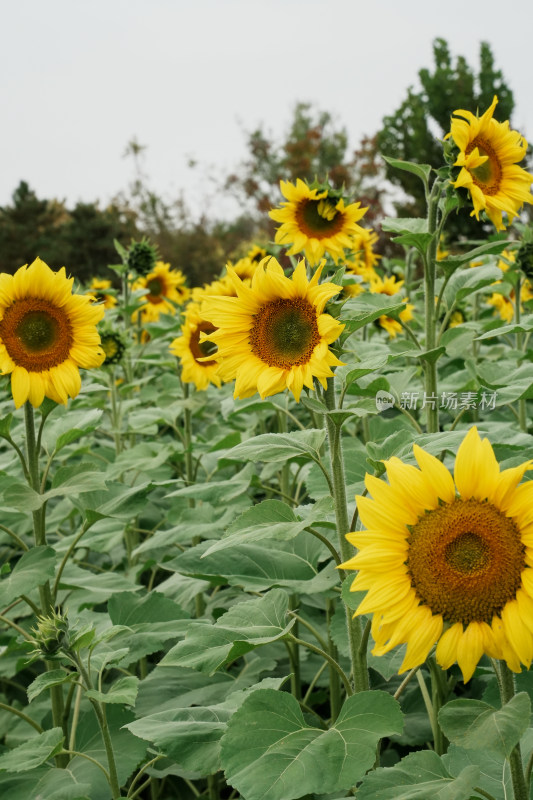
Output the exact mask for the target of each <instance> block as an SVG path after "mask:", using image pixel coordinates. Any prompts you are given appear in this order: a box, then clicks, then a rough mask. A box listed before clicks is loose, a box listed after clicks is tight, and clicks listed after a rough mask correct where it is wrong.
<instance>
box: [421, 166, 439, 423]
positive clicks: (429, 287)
mask: <svg viewBox="0 0 533 800" xmlns="http://www.w3.org/2000/svg"><path fill="white" fill-rule="evenodd" d="M440 192H441V182H440V180H439V179H438V178H437V179H436V180H435V182H434V184H433V187H432V189H431V194H430V195H429V199H428V233H430V234H433V237H432V239H431V241H430V243H429V245H428V247H427V250H426V254H425V258H424V297H425V334H426V351H431V350H434V349H435V347H436V342H437V331H436V327H437V325H436V323H437V320H436V306H435V277H436V263H437V245H438V236H437V212H438V206H439V198H440ZM422 363H423V367H424V373H425V391H426V400H427V405H426V415H427V431H428V433H437V432H438V430H439V409H438V398H437V362H436V359H435V358H430V359H427V358H426V359H424V360H423V362H422Z"/></svg>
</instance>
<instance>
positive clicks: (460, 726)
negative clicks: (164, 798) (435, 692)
mask: <svg viewBox="0 0 533 800" xmlns="http://www.w3.org/2000/svg"><path fill="white" fill-rule="evenodd" d="M530 715H531V703H530V700H529V697H528V695H527V694H526V692H520V693H519V694H517V695H515V696H514V697H513V698H512V699H511V700H509V702H508V703H506V704H505V705H504V706H502V708H499V709H496V708H494V707H493V706H490V705H489V704H488V703H484V702H483V701H481V700H466V699H461V700H452V701H451V702H450V703H446V705H445V706H444V707H443V708H441V710H440V712H439V724H440V726H441V727H442V730H443V731H444V734H445V735H446V736H447V737H448V739H449V740H450V741H451V742H453V743H454V744H456V745H459V746H460V747H464V748H466V749H467V750H468V749H477V750H485V751H487V752H491V753H496V754H498V755H500V756H504V757H506V758H508V757H509V755H510V754H511V751H512V749H513V747H514V746H515V744H516V743H517V742H519V741H520V738H521V736H522V734H523V733H524V732H525V731H526V729H527V728H528V726H529V718H530Z"/></svg>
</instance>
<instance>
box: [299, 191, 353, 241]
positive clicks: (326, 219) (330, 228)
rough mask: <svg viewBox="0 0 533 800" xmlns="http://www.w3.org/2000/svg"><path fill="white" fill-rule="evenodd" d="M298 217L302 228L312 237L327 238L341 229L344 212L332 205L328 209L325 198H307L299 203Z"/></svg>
mask: <svg viewBox="0 0 533 800" xmlns="http://www.w3.org/2000/svg"><path fill="white" fill-rule="evenodd" d="M319 206H320V211H319ZM332 214H333V216H332ZM296 219H297V221H298V227H299V228H300V230H302V231H303V233H305V235H306V236H308V237H309V238H310V239H326V238H327V237H328V236H334V235H335V234H336V233H338V232H339V231H340V230H341V228H342V225H343V222H344V214H343V213H342V212H341V211H337V210H336V209H335V208H334V207H333V206H331V205H330V206H329V208H328V209H327V210H326V208H325V207H324V200H308V199H305V200H302V201H301V202H300V203H299V204H298V208H297V209H296Z"/></svg>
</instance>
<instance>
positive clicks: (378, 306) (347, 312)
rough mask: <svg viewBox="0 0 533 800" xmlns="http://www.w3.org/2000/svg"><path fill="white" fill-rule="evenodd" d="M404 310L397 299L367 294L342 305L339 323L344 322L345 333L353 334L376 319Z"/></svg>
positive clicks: (403, 306) (402, 304)
mask: <svg viewBox="0 0 533 800" xmlns="http://www.w3.org/2000/svg"><path fill="white" fill-rule="evenodd" d="M404 308H405V303H404V302H403V301H399V299H398V298H397V297H387V296H386V295H383V294H368V293H367V294H364V295H360V296H359V297H355V298H353V299H352V300H348V301H347V302H346V303H344V305H343V307H342V314H341V318H340V321H341V322H344V324H345V326H346V327H345V332H346V333H348V332H349V333H353V332H354V331H357V330H359V328H362V327H364V326H365V325H368V324H369V323H370V322H374V320H376V319H378V317H382V316H390V314H395V313H396V312H399V311H402V310H403V309H404Z"/></svg>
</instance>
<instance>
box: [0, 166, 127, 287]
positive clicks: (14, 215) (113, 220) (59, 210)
mask: <svg viewBox="0 0 533 800" xmlns="http://www.w3.org/2000/svg"><path fill="white" fill-rule="evenodd" d="M136 234H137V228H136V224H135V217H134V214H133V213H132V212H131V211H128V209H121V208H119V207H118V206H116V205H113V204H112V205H110V206H108V207H107V208H105V209H103V210H101V209H100V208H99V206H98V203H78V204H77V205H76V206H75V208H74V209H72V210H71V211H69V210H68V208H67V207H66V205H65V203H64V202H63V201H59V200H41V199H39V198H38V197H37V195H36V193H35V192H34V191H33V189H31V188H30V187H29V186H28V184H27V183H26V182H25V181H21V182H20V184H19V185H18V187H17V188H16V189H15V191H14V193H13V197H12V203H11V205H7V206H4V207H2V208H0V271H2V272H10V273H13V272H14V271H15V270H17V269H18V268H19V267H20V266H22V265H23V264H29V263H31V262H32V261H33V260H34V259H35V258H36V257H37V256H39V257H40V258H42V259H43V261H46V263H47V264H48V265H49V266H50V267H51V268H52V269H59V268H60V267H63V266H64V267H66V269H67V272H68V273H69V274H70V275H74V276H75V277H76V278H78V279H79V280H80V281H86V280H89V279H90V278H91V277H94V276H96V275H99V276H104V275H107V274H109V276H110V277H111V275H112V274H111V273H108V270H107V265H108V264H109V263H113V261H115V260H116V251H115V249H114V246H113V239H118V240H119V241H121V242H122V243H123V244H127V243H128V242H129V240H130V239H131V238H132V237H133V236H135V235H136Z"/></svg>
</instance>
